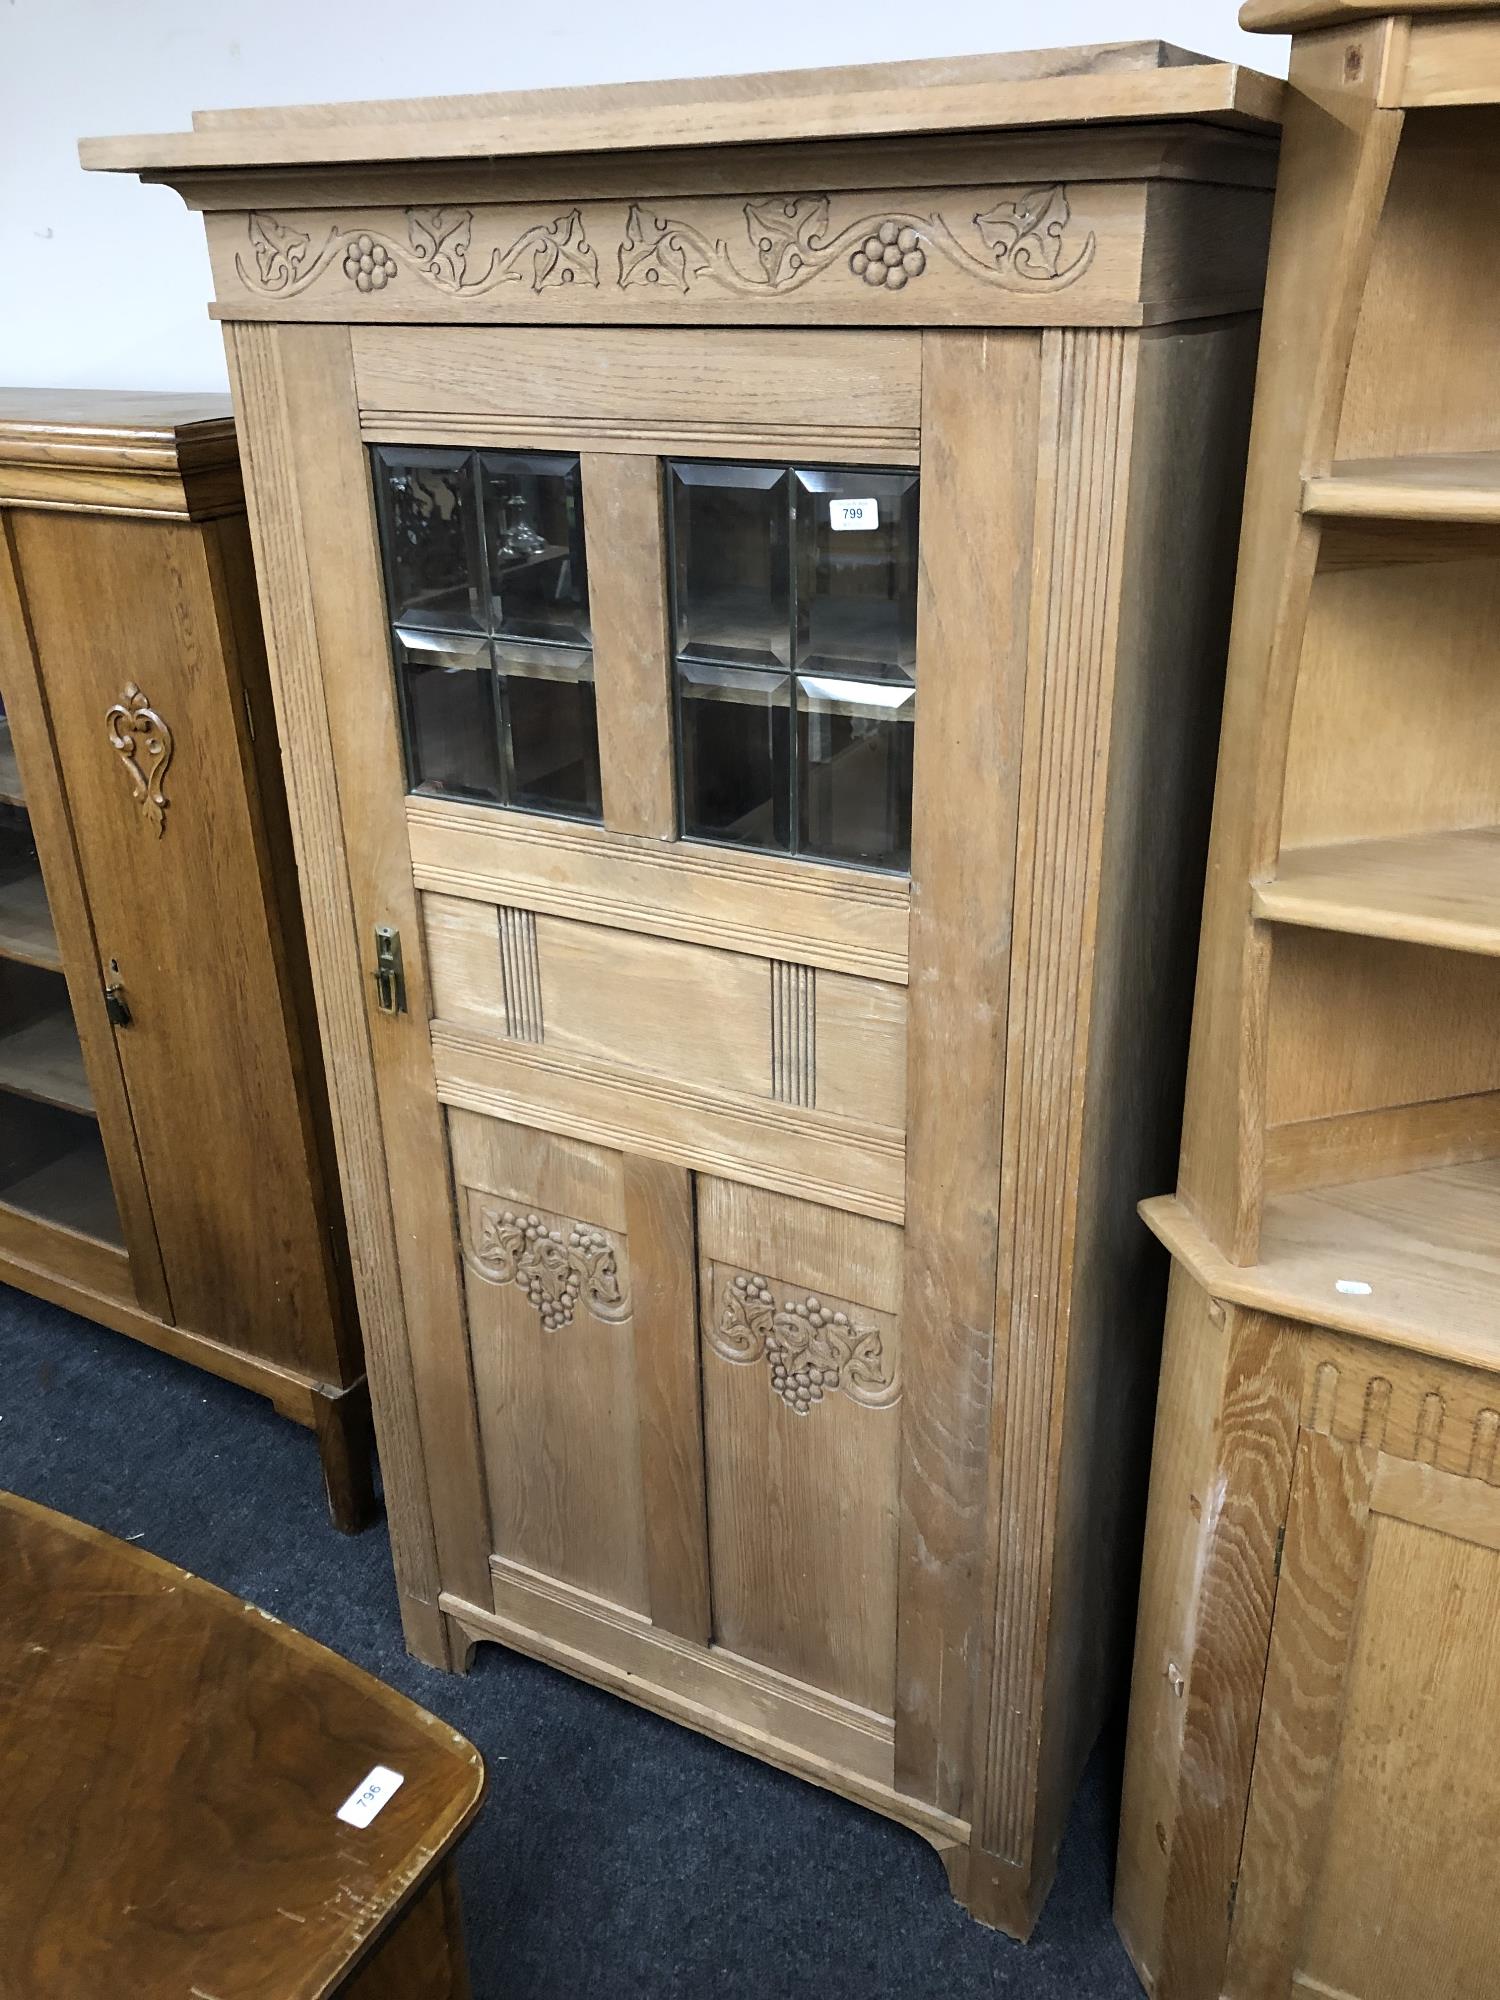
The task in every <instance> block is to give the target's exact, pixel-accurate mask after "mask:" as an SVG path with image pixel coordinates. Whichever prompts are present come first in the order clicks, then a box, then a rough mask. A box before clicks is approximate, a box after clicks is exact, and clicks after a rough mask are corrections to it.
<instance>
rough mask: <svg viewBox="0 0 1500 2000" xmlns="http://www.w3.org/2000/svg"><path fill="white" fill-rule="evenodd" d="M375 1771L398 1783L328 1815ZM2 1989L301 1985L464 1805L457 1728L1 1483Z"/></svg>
mask: <svg viewBox="0 0 1500 2000" xmlns="http://www.w3.org/2000/svg"><path fill="white" fill-rule="evenodd" d="M377 1765H383V1766H385V1767H387V1768H388V1769H389V1770H392V1771H397V1772H399V1773H400V1774H401V1777H402V1783H401V1785H400V1787H399V1788H398V1789H396V1790H395V1791H394V1792H393V1793H392V1794H391V1796H390V1798H389V1801H388V1803H386V1804H385V1805H384V1806H383V1808H382V1809H381V1810H380V1811H379V1812H378V1813H377V1814H376V1816H375V1817H374V1818H373V1819H372V1820H371V1821H370V1823H369V1824H368V1825H366V1826H364V1827H362V1828H361V1827H356V1826H353V1825H349V1824H346V1823H344V1822H342V1821H341V1820H340V1819H338V1818H337V1817H336V1815H337V1814H338V1811H339V1808H340V1807H341V1806H343V1805H344V1804H345V1802H346V1801H347V1800H348V1799H349V1798H350V1797H351V1795H352V1794H353V1793H354V1792H355V1791H356V1789H357V1788H358V1787H360V1786H361V1785H362V1784H363V1782H364V1781H365V1780H366V1778H367V1777H368V1776H369V1774H370V1772H371V1771H372V1769H373V1768H374V1767H375V1766H377ZM0 1771H3V1772H4V1774H5V1775H4V1782H3V1783H0V1854H3V1855H4V1862H3V1864H0V1994H4V1995H6V1996H10V1995H15V1996H17V2000H21V1997H22V1996H24V2000H82V1996H84V1995H96V1994H97V1995H99V1996H101V2000H102V1996H106V1995H116V1994H118V1995H121V1996H124V1995H131V1996H135V1995H140V1996H142V2000H144V1996H146V1995H147V1994H149V1995H152V1996H153V2000H155V1996H161V2000H168V1996H170V2000H178V1996H180V2000H193V1996H198V2000H313V1996H317V1995H322V1994H326V1993H328V1992H330V1991H331V1990H332V1989H333V1988H334V1987H335V1986H336V1985H337V1983H338V1981H339V1979H340V1978H341V1977H342V1976H343V1974H344V1973H345V1972H347V1971H348V1969H349V1967H350V1966H351V1965H353V1964H354V1963H355V1962H356V1961H357V1960H358V1959H359V1958H360V1956H361V1955H362V1953H363V1952H364V1951H365V1950H366V1948H367V1947H368V1946H369V1945H370V1944H371V1943H372V1941H373V1940H374V1939H375V1938H376V1937H377V1936H378V1935H379V1933H380V1932H381V1930H382V1928H383V1927H384V1926H385V1925H386V1924H387V1923H388V1921H389V1920H390V1919H391V1918H393V1917H394V1916H395V1915H396V1914H397V1912H398V1911H399V1910H400V1909H401V1908H402V1907H403V1905H404V1904H406V1902H407V1901H408V1900H409V1898H410V1897H411V1896H412V1894H413V1893H414V1891H415V1890H416V1889H417V1888H418V1887H419V1886H420V1885H421V1884H422V1883H423V1882H424V1881H425V1880H426V1879H427V1877H428V1876H429V1875H430V1874H431V1873H432V1871H433V1869H434V1868H435V1867H436V1866H437V1865H438V1864H439V1863H440V1862H441V1860H442V1858H443V1856H444V1854H445V1853H446V1852H448V1851H449V1850H450V1849H451V1848H452V1846H453V1844H454V1842H455V1841H456V1840H457V1839H458V1837H459V1835H460V1834H461V1833H462V1832H463V1830H464V1828H465V1827H466V1826H467V1825H468V1823H469V1821H470V1820H471V1819H472V1818H473V1816H474V1814H475V1812H476V1811H477V1810H478V1808H479V1804H480V1800H481V1798H482V1797H483V1793H484V1767H483V1765H482V1763H481V1761H480V1757H479V1753H478V1751H476V1750H475V1749H474V1747H473V1746H472V1744H470V1743H468V1742H467V1741H466V1740H465V1739H464V1738H463V1737H462V1736H460V1735H459V1734H458V1733H457V1731H455V1730H453V1729H450V1728H449V1727H448V1725H447V1724H446V1723H444V1722H440V1721H439V1720H438V1718H437V1717H436V1716H432V1715H429V1714H428V1713H427V1712H426V1711H425V1710H424V1709H421V1708H418V1707H417V1706H416V1704H415V1703H413V1702H410V1701H407V1700H406V1699H405V1697H404V1696H402V1695H399V1694H397V1693H396V1692H395V1690H394V1689H392V1688H388V1687H385V1686H383V1685H382V1684H381V1683H380V1682H379V1681H377V1680H375V1679H373V1678H372V1677H371V1676H370V1675H368V1674H365V1673H362V1672H361V1671H360V1670H359V1669H358V1668H357V1667H354V1666H351V1665H350V1664H349V1662H348V1661H347V1660H342V1659H340V1658H339V1657H338V1656H337V1654H334V1653H330V1652H329V1651H328V1650H327V1649H326V1648H325V1647H323V1646H319V1645H317V1644H315V1643H314V1641H312V1640H311V1639H308V1638H306V1637H304V1636H303V1635H302V1634H301V1633H300V1632H294V1631H293V1630H292V1629H291V1628H290V1627H289V1626H287V1625H283V1624H281V1623H280V1621H279V1620H277V1619H275V1618H272V1617H270V1616H269V1615H268V1614H266V1613H265V1612H263V1611H259V1610H257V1609H256V1607H255V1606H253V1605H249V1604H244V1603H241V1602H240V1600H239V1599H238V1598H234V1597H230V1596H228V1595H227V1594H226V1593H225V1592H223V1591H221V1590H216V1589H215V1588H214V1587H213V1586H212V1585H211V1584H207V1583H205V1582H203V1580H202V1579H201V1578H199V1577H195V1576H190V1575H189V1574H188V1573H187V1571H185V1570H180V1569H176V1568H174V1567H173V1566H172V1565H171V1564H170V1563H165V1562H161V1561H159V1560H158V1559H157V1558H156V1557H155V1556H151V1555H147V1554H146V1553H145V1552H144V1551H142V1550H140V1549H137V1548H134V1547H132V1546H130V1545H129V1544H128V1543H125V1542H119V1541H116V1540H115V1539H114V1538H113V1537H111V1536H109V1535H104V1534H101V1533H100V1532H99V1531H98V1530H97V1529H94V1528H88V1527H85V1526H83V1525H82V1524H81V1523H80V1522H77V1521H70V1520H68V1519H67V1518H66V1517H65V1516H63V1515H61V1514H54V1513H52V1512H50V1511H49V1510H48V1509H46V1508H44V1507H38V1506H34V1505H33V1504H32V1503H31V1502H29V1501H25V1500H20V1499H16V1498H15V1497H13V1496H11V1495H0Z"/></svg>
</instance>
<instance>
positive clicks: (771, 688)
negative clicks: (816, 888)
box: [668, 463, 918, 870]
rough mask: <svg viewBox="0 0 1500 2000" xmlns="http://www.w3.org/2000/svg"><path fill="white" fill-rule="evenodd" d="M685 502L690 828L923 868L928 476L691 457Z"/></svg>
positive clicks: (681, 489)
mask: <svg viewBox="0 0 1500 2000" xmlns="http://www.w3.org/2000/svg"><path fill="white" fill-rule="evenodd" d="M668 494H669V499H670V505H671V518H672V569H671V595H672V634H673V647H674V652H675V656H676V679H677V730H678V766H679V774H680V779H681V785H680V815H681V825H682V830H683V832H684V833H685V834H691V835H696V836H698V837H699V838H700V839H706V840H724V841H733V842H735V843H736V844H737V845H741V846H750V847H762V848H769V849H773V850H779V851H782V852H790V853H793V854H804V855H807V856H809V857H812V856H816V857H817V858H819V859H820V860H827V861H841V862H846V863H850V864H852V865H857V866H861V867H866V868H886V869H898V870H904V869H908V868H909V867H910V865H911V792H912V747H913V721H914V717H915V713H916V686H915V673H916V638H917V494H918V478H917V474H916V473H915V472H909V471H900V470H896V471H892V470H890V469H889V468H886V469H883V470H878V471H877V470H870V469H867V468H866V469H861V468H857V467H847V466H839V467H791V466H779V465H723V464H717V463H714V464H683V463H673V464H671V465H669V467H668ZM783 663H788V664H790V666H791V668H792V674H790V675H788V674H787V673H786V672H784V671H783ZM768 668H769V669H774V670H773V671H766V669H768ZM794 679H795V683H796V714H795V717H793V715H792V713H791V708H790V702H791V688H792V683H793V680H794Z"/></svg>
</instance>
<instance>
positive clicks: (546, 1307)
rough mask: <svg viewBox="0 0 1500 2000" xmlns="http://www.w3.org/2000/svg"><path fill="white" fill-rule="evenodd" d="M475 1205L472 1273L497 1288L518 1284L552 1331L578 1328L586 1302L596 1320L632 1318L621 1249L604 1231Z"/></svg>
mask: <svg viewBox="0 0 1500 2000" xmlns="http://www.w3.org/2000/svg"><path fill="white" fill-rule="evenodd" d="M471 1201H472V1214H471V1222H472V1223H473V1224H474V1225H475V1226H474V1229H473V1237H472V1241H471V1242H470V1243H469V1244H466V1245H465V1249H464V1257H465V1260H466V1262H467V1263H468V1265H469V1268H470V1269H471V1270H473V1271H475V1272H477V1273H478V1275H479V1276H480V1277H481V1278H484V1279H486V1280H487V1281H488V1282H489V1283H490V1284H492V1285H518V1286H519V1287H520V1289H521V1290H522V1291H523V1292H524V1293H525V1294H526V1296H527V1298H528V1299H529V1300H530V1301H531V1303H532V1305H533V1306H534V1307H535V1308H536V1311H537V1314H538V1316H539V1318H540V1319H541V1322H542V1325H543V1326H544V1327H546V1328H547V1329H548V1331H549V1332H552V1333H557V1332H560V1331H561V1329H562V1328H563V1327H565V1326H571V1325H572V1323H573V1316H574V1312H575V1309H576V1307H577V1305H578V1302H579V1300H580V1299H582V1300H583V1302H584V1303H585V1305H586V1306H587V1307H588V1309H589V1311H590V1312H591V1313H592V1314H593V1315H594V1317H595V1319H601V1320H605V1321H607V1322H617V1321H619V1320H623V1319H628V1318H629V1317H630V1301H629V1299H628V1298H627V1297H626V1295H625V1290H624V1287H623V1286H622V1285H621V1283H620V1266H619V1259H618V1257H617V1255H616V1252H615V1245H614V1242H613V1240H612V1239H611V1237H610V1236H609V1235H608V1234H607V1233H606V1232H605V1231H604V1230H602V1229H595V1228H594V1227H593V1225H592V1224H590V1223H587V1222H569V1221H565V1220H563V1219H561V1218H559V1219H558V1220H556V1221H553V1220H551V1219H550V1218H548V1217H544V1216H541V1215H538V1214H537V1213H536V1212H535V1211H533V1210H526V1209H513V1208H500V1207H497V1206H495V1205H493V1204H491V1203H489V1202H485V1201H481V1200H479V1199H477V1198H474V1197H471Z"/></svg>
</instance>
